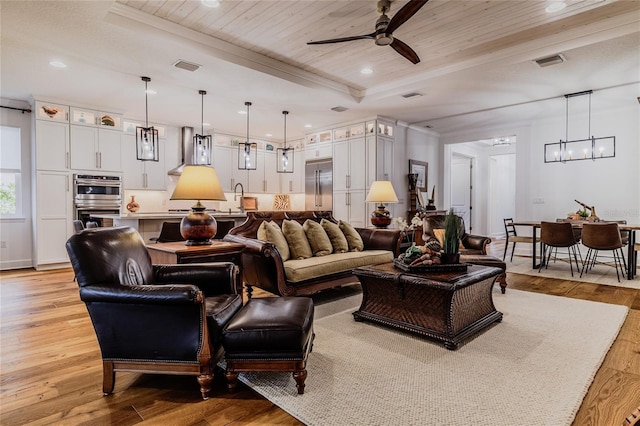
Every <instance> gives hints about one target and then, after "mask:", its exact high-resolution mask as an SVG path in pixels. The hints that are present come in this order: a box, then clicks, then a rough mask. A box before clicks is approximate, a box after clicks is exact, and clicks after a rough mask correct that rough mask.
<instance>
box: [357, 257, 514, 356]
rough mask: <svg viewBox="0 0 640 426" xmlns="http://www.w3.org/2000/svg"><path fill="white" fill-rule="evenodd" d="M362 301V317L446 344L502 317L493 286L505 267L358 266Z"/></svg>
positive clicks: (359, 317) (455, 344)
mask: <svg viewBox="0 0 640 426" xmlns="http://www.w3.org/2000/svg"><path fill="white" fill-rule="evenodd" d="M353 273H354V274H355V275H356V276H357V277H358V279H359V280H360V283H361V284H362V305H361V306H360V309H359V310H358V311H356V312H354V313H353V316H354V318H355V320H356V321H363V320H366V321H372V322H376V323H379V324H383V325H386V326H389V327H393V328H397V329H401V330H406V331H410V332H413V333H417V334H420V335H423V336H427V337H430V338H433V339H437V340H440V341H442V342H444V345H445V347H446V348H447V349H450V350H455V349H457V348H458V345H459V344H460V342H462V341H463V340H464V339H467V338H468V337H469V336H472V335H473V334H475V333H477V332H478V331H480V330H482V329H484V328H486V327H488V326H489V325H491V324H492V323H494V322H500V321H502V313H501V312H498V311H497V310H496V308H495V306H494V304H493V297H492V287H493V283H494V282H495V280H496V278H497V277H498V275H500V274H501V273H502V270H500V269H498V268H493V267H488V266H479V265H469V266H468V269H467V271H466V272H438V273H431V272H405V271H402V270H400V269H397V268H395V267H394V266H393V264H392V263H386V264H382V265H375V266H365V267H360V268H356V269H355V270H354V271H353Z"/></svg>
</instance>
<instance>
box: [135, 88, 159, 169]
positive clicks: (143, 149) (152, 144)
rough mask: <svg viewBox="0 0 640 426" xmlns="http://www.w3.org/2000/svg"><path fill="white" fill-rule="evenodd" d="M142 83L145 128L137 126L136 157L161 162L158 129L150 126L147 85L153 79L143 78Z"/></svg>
mask: <svg viewBox="0 0 640 426" xmlns="http://www.w3.org/2000/svg"><path fill="white" fill-rule="evenodd" d="M142 81H144V110H145V127H140V126H136V157H137V159H138V160H142V161H159V159H160V158H159V155H158V152H159V149H158V129H154V128H153V126H149V100H148V90H147V83H149V82H150V81H151V79H150V78H149V77H142Z"/></svg>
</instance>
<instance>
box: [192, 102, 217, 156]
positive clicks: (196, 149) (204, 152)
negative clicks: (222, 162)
mask: <svg viewBox="0 0 640 426" xmlns="http://www.w3.org/2000/svg"><path fill="white" fill-rule="evenodd" d="M198 93H199V94H200V95H201V96H202V108H201V112H202V113H201V115H200V123H201V126H202V127H201V132H200V133H201V134H199V135H198V134H196V135H195V136H194V137H193V164H195V165H197V166H209V165H211V160H212V158H211V152H212V150H213V138H212V137H211V135H205V134H204V95H206V94H207V92H206V91H205V90H200V91H198Z"/></svg>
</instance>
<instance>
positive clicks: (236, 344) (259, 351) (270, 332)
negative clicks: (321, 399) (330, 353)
mask: <svg viewBox="0 0 640 426" xmlns="http://www.w3.org/2000/svg"><path fill="white" fill-rule="evenodd" d="M313 338H314V334H313V300H311V299H310V298H308V297H267V298H255V299H251V300H249V302H247V304H246V305H245V306H243V307H242V309H240V311H239V312H238V313H237V314H235V315H234V317H233V318H232V319H231V321H230V322H229V323H228V324H227V326H226V327H225V328H224V330H223V332H222V346H223V347H224V350H225V361H226V363H227V371H226V379H227V387H228V388H229V390H230V391H233V390H234V389H235V388H236V385H237V379H238V373H240V372H243V371H283V372H288V371H291V372H292V373H293V378H294V379H295V381H296V386H297V388H298V393H299V394H302V393H304V381H305V379H306V378H307V370H306V363H307V357H308V355H309V352H311V348H312V345H313Z"/></svg>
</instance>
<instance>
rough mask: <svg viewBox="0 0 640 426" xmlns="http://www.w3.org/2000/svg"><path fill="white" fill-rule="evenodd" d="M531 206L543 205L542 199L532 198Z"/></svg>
mask: <svg viewBox="0 0 640 426" xmlns="http://www.w3.org/2000/svg"><path fill="white" fill-rule="evenodd" d="M533 204H544V198H534V199H533Z"/></svg>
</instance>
